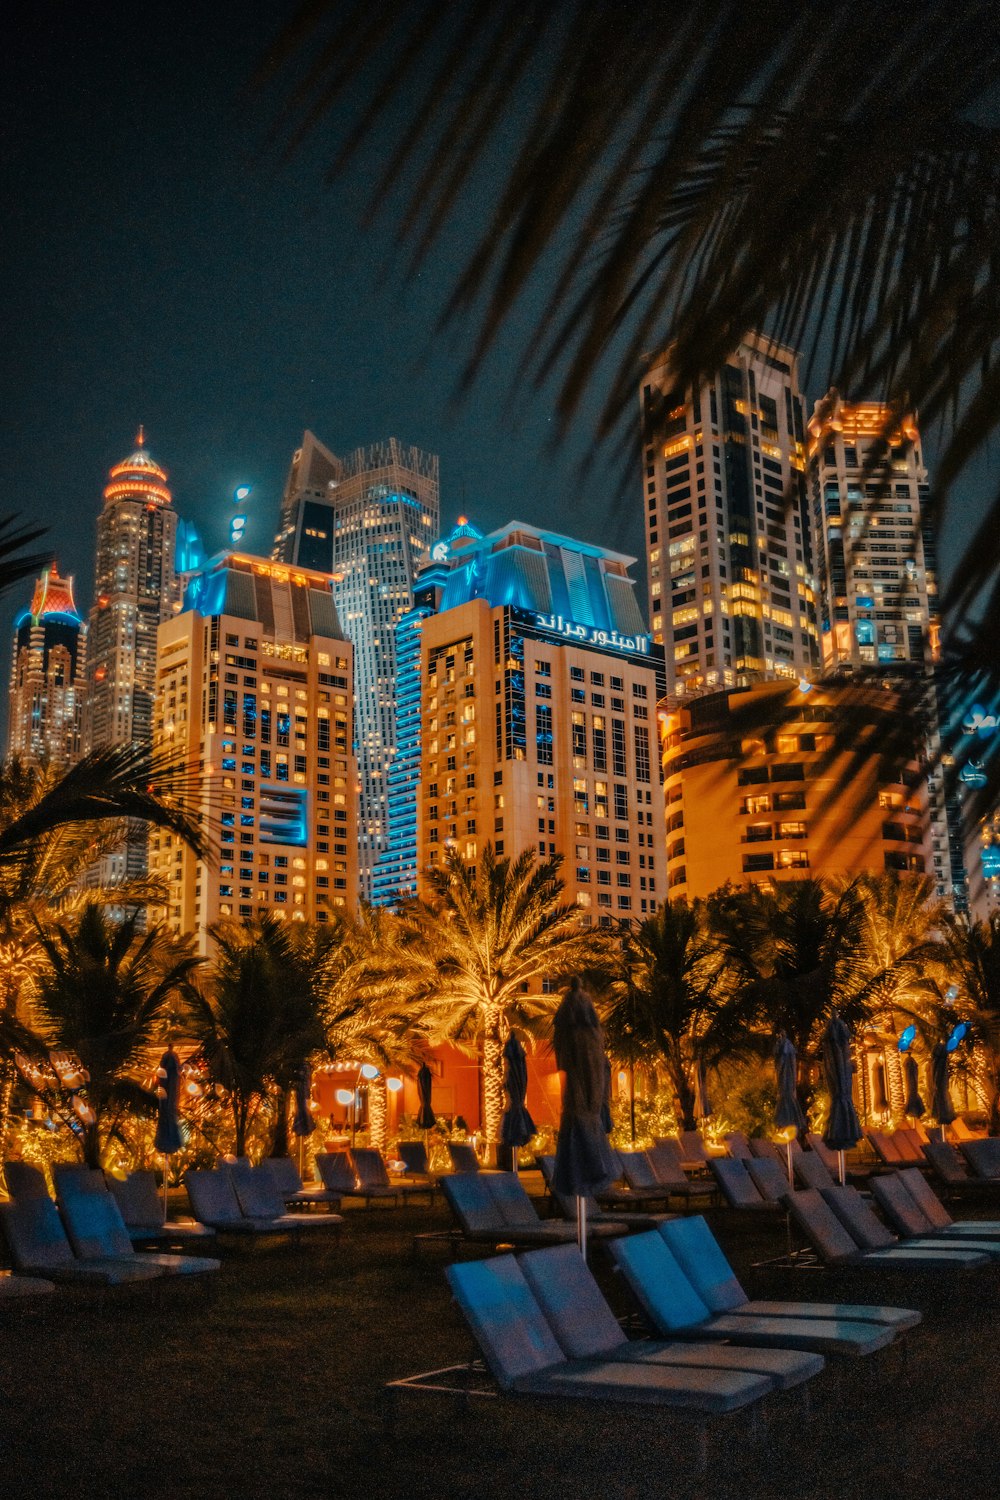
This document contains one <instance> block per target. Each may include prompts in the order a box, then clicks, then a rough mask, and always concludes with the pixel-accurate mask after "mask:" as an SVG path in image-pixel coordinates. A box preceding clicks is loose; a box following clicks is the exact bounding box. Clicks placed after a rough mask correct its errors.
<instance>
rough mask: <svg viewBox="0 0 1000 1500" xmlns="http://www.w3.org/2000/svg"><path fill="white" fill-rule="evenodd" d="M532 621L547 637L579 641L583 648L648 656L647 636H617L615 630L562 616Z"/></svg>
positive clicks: (547, 616) (545, 617) (539, 617)
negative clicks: (595, 647) (582, 623)
mask: <svg viewBox="0 0 1000 1500" xmlns="http://www.w3.org/2000/svg"><path fill="white" fill-rule="evenodd" d="M533 619H534V622H535V628H536V630H544V631H545V632H546V634H548V635H558V636H562V637H563V638H564V639H565V640H568V641H579V642H580V643H581V645H584V646H599V647H600V648H601V650H602V651H629V652H631V653H632V654H633V655H636V656H648V655H649V636H648V635H619V633H618V631H617V630H602V629H601V628H600V627H599V626H597V625H578V624H577V623H576V621H575V620H566V619H564V618H563V616H562V615H540V614H535V615H534V616H533Z"/></svg>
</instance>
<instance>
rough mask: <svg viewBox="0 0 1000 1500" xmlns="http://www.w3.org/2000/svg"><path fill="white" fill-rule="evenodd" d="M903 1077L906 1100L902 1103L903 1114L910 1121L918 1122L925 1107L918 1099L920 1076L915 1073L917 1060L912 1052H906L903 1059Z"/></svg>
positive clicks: (919, 1098)
mask: <svg viewBox="0 0 1000 1500" xmlns="http://www.w3.org/2000/svg"><path fill="white" fill-rule="evenodd" d="M903 1076H904V1077H905V1079H906V1099H905V1101H904V1103H903V1113H904V1115H907V1116H908V1117H909V1118H910V1119H911V1120H919V1119H920V1116H921V1115H922V1114H923V1113H924V1111H925V1109H926V1105H925V1104H924V1101H923V1100H922V1099H921V1097H920V1076H919V1074H918V1072H917V1059H916V1058H915V1057H914V1056H913V1053H912V1052H908V1053H907V1054H906V1056H905V1058H904V1059H903Z"/></svg>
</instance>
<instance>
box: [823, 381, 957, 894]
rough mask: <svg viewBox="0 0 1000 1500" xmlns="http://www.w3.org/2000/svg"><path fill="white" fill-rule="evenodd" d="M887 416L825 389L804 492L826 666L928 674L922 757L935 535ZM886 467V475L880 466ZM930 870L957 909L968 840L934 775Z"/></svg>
mask: <svg viewBox="0 0 1000 1500" xmlns="http://www.w3.org/2000/svg"><path fill="white" fill-rule="evenodd" d="M890 415H891V414H890V411H889V408H888V407H886V406H884V405H883V404H882V403H881V402H878V401H856V402H846V401H843V400H842V399H841V396H840V393H839V392H838V391H836V390H832V391H830V392H829V394H828V395H827V396H826V397H825V398H824V400H822V401H818V402H817V403H816V407H815V410H814V412H813V416H812V417H811V419H810V421H809V437H810V444H809V486H810V498H811V502H812V518H813V546H814V549H815V555H816V574H817V598H818V603H819V627H820V647H821V655H822V663H823V670H824V671H825V672H827V673H830V672H836V673H839V674H841V675H844V674H847V673H851V672H857V671H868V672H872V671H877V672H878V673H879V674H880V675H884V677H885V678H886V679H887V680H888V681H890V682H895V683H896V684H897V685H899V684H900V683H903V682H906V681H909V682H911V683H912V682H913V681H914V680H915V679H916V680H919V679H921V678H925V679H926V682H927V692H926V702H925V716H926V720H927V724H928V730H927V738H926V744H925V753H926V756H927V759H928V760H929V761H930V762H934V761H936V760H937V759H938V758H939V754H940V746H941V737H940V732H939V710H938V698H937V690H936V685H935V681H934V667H935V660H936V657H937V643H938V634H939V627H940V621H939V617H938V594H937V558H936V548H935V542H934V538H933V536H932V534H931V532H930V529H929V528H928V527H927V526H926V525H925V524H924V519H923V517H924V512H925V508H926V507H925V502H926V500H927V497H928V493H929V490H928V484H927V470H926V468H925V467H924V464H923V459H922V456H921V444H920V432H919V429H918V427H917V423H916V420H915V418H913V417H912V416H910V417H907V418H906V419H905V420H904V421H903V422H902V423H901V424H900V425H899V427H898V429H897V430H896V431H895V432H891V433H889V434H888V448H886V424H887V422H888V420H889V418H890ZM886 464H887V465H888V468H886V467H885V465H886ZM927 785H928V807H929V819H930V862H929V864H928V870H927V873H928V874H932V875H933V877H934V880H935V884H936V889H937V894H938V895H939V896H942V897H949V898H952V899H955V900H957V902H958V905H959V906H960V907H961V906H964V904H965V874H964V868H963V861H962V848H963V844H964V842H965V833H964V830H963V828H962V817H961V810H960V807H959V804H958V799H957V797H948V796H947V795H946V790H945V785H944V776H943V772H942V770H941V768H940V767H939V766H938V767H937V768H936V769H935V768H933V767H932V769H931V774H930V775H929V777H928V783H927Z"/></svg>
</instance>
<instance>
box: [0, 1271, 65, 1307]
mask: <svg viewBox="0 0 1000 1500" xmlns="http://www.w3.org/2000/svg"><path fill="white" fill-rule="evenodd" d="M55 1289H56V1284H55V1282H54V1281H43V1280H42V1278H41V1277H40V1276H14V1275H12V1273H11V1272H10V1271H0V1302H8V1301H10V1302H16V1301H17V1300H18V1298H19V1297H44V1296H46V1294H47V1293H49V1292H54V1291H55Z"/></svg>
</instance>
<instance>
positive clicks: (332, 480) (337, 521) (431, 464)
mask: <svg viewBox="0 0 1000 1500" xmlns="http://www.w3.org/2000/svg"><path fill="white" fill-rule="evenodd" d="M438 490H439V485H438V460H437V457H436V455H434V454H430V453H423V452H421V450H420V449H419V448H413V447H408V446H406V445H405V444H402V443H400V442H398V441H397V440H396V439H395V438H389V439H388V440H387V441H386V442H384V443H377V444H375V445H373V446H372V447H370V448H359V449H358V450H357V451H356V452H355V453H352V454H351V455H350V456H349V457H347V458H343V459H342V458H338V457H337V456H336V455H335V454H333V453H331V452H330V451H329V449H327V448H325V447H324V446H323V444H322V443H320V442H319V441H318V439H317V438H315V437H314V436H313V434H312V433H310V432H307V433H306V434H305V437H304V438H303V441H302V446H301V448H299V449H298V450H297V452H296V453H295V455H294V458H293V460H292V466H291V469H290V471H289V476H288V481H287V483H286V486H285V494H284V498H283V501H282V507H281V517H280V521H279V524H278V534H277V536H276V538H275V542H274V551H273V554H272V555H273V557H274V558H275V560H276V561H279V562H284V563H289V564H295V565H297V566H300V567H305V568H313V569H318V570H319V571H321V572H323V573H329V574H331V575H332V577H333V588H334V598H335V600H336V605H337V611H338V614H339V617H340V620H341V622H342V624H343V627H344V630H345V632H346V635H347V637H348V639H349V640H350V641H351V642H352V643H353V645H354V671H355V679H354V695H355V713H356V725H357V752H358V772H359V777H360V811H359V820H358V844H359V851H360V861H361V890H362V894H363V896H364V897H365V899H366V900H367V899H371V898H372V895H373V881H374V876H375V870H376V867H377V865H378V864H379V862H380V861H381V860H383V859H384V858H385V856H386V854H387V853H388V849H389V836H390V830H389V823H388V785H389V775H390V772H391V769H392V763H393V759H394V756H395V751H396V676H397V661H396V636H395V627H396V624H397V622H398V621H399V620H400V618H401V617H402V616H403V615H404V614H406V612H407V611H408V610H410V609H412V607H413V582H414V578H415V576H416V573H417V570H418V569H419V568H420V567H421V565H422V564H423V563H425V562H426V561H427V560H428V557H429V555H430V544H431V541H432V539H433V538H434V537H436V536H437V534H438V527H439V518H440V503H439V493H438Z"/></svg>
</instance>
